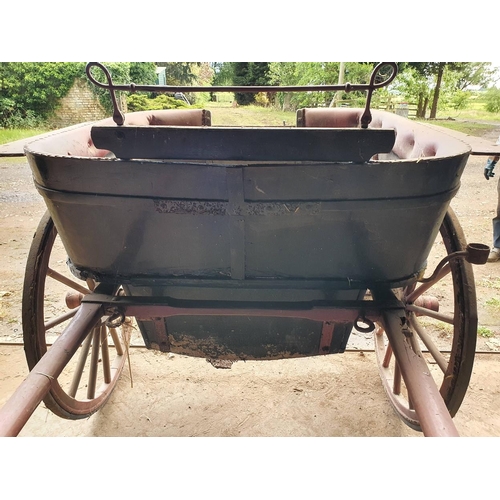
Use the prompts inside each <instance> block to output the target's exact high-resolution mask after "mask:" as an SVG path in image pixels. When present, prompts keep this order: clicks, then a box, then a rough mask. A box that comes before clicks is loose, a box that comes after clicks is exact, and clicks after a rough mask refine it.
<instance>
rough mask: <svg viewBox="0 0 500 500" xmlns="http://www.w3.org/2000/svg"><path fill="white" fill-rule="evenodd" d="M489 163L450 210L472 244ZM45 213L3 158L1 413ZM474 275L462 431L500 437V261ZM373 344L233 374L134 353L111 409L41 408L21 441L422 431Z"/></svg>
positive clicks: (468, 174)
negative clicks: (30, 260)
mask: <svg viewBox="0 0 500 500" xmlns="http://www.w3.org/2000/svg"><path fill="white" fill-rule="evenodd" d="M499 134H500V128H499V129H498V130H496V131H494V132H492V133H491V134H489V136H488V138H489V139H491V140H492V141H493V142H494V141H495V140H496V138H497V137H498V135H499ZM484 162H485V158H484V157H471V158H470V159H469V161H468V164H467V167H466V169H465V173H464V175H463V177H462V187H461V189H460V191H459V193H458V194H457V196H456V197H455V198H454V200H453V201H452V207H453V208H454V210H455V212H456V213H457V215H458V217H459V219H460V222H461V224H462V227H463V229H464V232H465V234H466V236H467V239H468V241H469V242H479V243H485V244H488V245H491V218H492V217H493V216H494V211H495V208H496V200H497V192H496V190H497V182H496V179H497V178H495V179H492V180H489V181H486V180H485V179H484V177H483V172H482V170H483V165H484ZM498 175H499V176H500V173H498ZM44 211H45V207H44V205H43V202H42V201H41V198H40V197H39V195H38V194H37V193H36V191H35V189H34V187H33V184H32V179H31V173H30V170H29V167H28V165H27V163H26V161H25V159H23V158H21V159H6V158H3V159H0V262H1V264H0V342H1V345H0V406H1V405H3V403H4V402H5V401H6V400H7V399H8V397H9V396H10V395H11V394H12V393H13V392H14V390H15V388H16V387H17V386H18V385H19V383H20V382H21V381H22V380H23V378H24V377H25V376H26V374H27V368H26V362H25V359H24V353H23V349H22V346H20V345H19V344H20V343H21V342H22V331H21V323H20V318H21V312H20V311H21V294H22V284H23V277H24V268H25V263H26V256H27V253H28V249H29V245H30V243H31V239H32V236H33V233H34V231H35V228H36V226H37V224H38V221H39V220H40V218H41V216H42V214H43V213H44ZM474 272H475V280H476V289H477V297H478V311H479V324H480V326H481V327H483V329H482V330H481V331H482V332H483V336H479V338H478V347H477V350H478V352H480V354H478V355H477V356H476V362H475V366H474V372H473V376H472V380H471V384H470V388H469V391H468V393H467V395H466V397H465V401H464V403H463V404H462V407H461V409H460V410H459V412H458V414H457V416H456V417H455V423H456V425H457V428H458V431H459V433H460V434H461V435H462V436H500V395H499V391H500V356H499V355H497V354H494V353H495V352H498V351H500V262H499V263H491V264H486V265H484V266H475V268H474ZM370 342H371V341H370V340H369V339H367V338H365V336H364V335H362V334H356V335H352V336H351V341H350V343H349V345H348V348H349V349H350V350H349V351H348V352H346V353H345V354H341V355H332V356H326V357H316V358H307V359H296V360H283V361H272V362H269V361H261V362H238V363H235V364H234V365H233V367H232V369H231V370H217V369H215V368H213V367H212V366H211V365H210V364H209V363H207V362H206V361H205V360H204V359H194V358H187V357H184V356H180V355H172V354H160V353H157V352H153V351H147V350H146V349H144V348H141V347H133V348H132V349H131V365H132V375H133V387H131V382H130V377H129V374H128V372H127V370H124V373H123V374H122V377H121V380H120V382H119V384H118V387H117V388H116V390H115V392H114V393H113V395H112V397H111V399H110V401H109V402H108V403H107V404H106V405H105V406H104V408H102V409H101V410H100V411H99V412H98V413H97V414H95V415H93V416H92V417H90V418H88V419H85V420H80V421H66V420H63V419H60V418H58V417H56V416H54V415H53V414H52V413H51V412H50V411H48V410H47V409H46V408H45V407H44V406H43V404H42V405H40V407H39V408H38V409H37V410H36V411H35V413H34V415H33V416H32V418H31V419H30V421H29V422H28V424H27V425H26V426H25V428H24V429H23V431H22V432H21V436H416V437H418V436H421V434H420V433H417V432H415V431H413V430H411V429H410V428H408V427H407V426H406V425H404V424H403V423H402V422H401V421H400V420H399V419H398V417H397V416H396V415H395V413H394V412H393V410H392V407H391V406H390V404H389V402H388V400H387V397H386V395H385V393H384V390H383V387H382V384H381V381H380V377H379V374H378V368H377V364H376V361H375V355H374V353H373V352H371V350H370V349H372V348H373V345H372V344H370ZM356 349H358V350H357V351H356ZM360 349H362V350H363V352H359V351H360Z"/></svg>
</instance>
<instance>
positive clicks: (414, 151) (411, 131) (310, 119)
mask: <svg viewBox="0 0 500 500" xmlns="http://www.w3.org/2000/svg"><path fill="white" fill-rule="evenodd" d="M363 112H364V109H360V108H304V109H299V110H298V111H297V127H316V128H345V127H347V128H353V127H356V128H357V127H360V121H361V116H362V115H363ZM371 113H372V121H371V123H370V125H369V128H384V129H388V128H393V129H395V131H396V142H395V144H394V148H393V150H392V153H393V158H394V159H414V158H422V157H433V156H435V157H446V156H451V155H454V154H456V153H457V144H458V145H460V144H461V143H460V142H458V141H457V140H456V139H455V138H452V137H450V138H449V139H447V138H446V136H443V135H442V134H438V137H436V134H435V133H434V132H433V131H432V130H431V129H429V128H428V127H425V126H423V125H421V124H419V123H418V122H412V121H409V120H408V119H405V118H403V117H401V116H398V115H395V114H394V113H389V112H387V111H380V110H374V111H372V112H371ZM463 144H465V143H463ZM374 159H377V157H375V158H374Z"/></svg>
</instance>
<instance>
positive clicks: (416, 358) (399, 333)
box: [382, 308, 459, 437]
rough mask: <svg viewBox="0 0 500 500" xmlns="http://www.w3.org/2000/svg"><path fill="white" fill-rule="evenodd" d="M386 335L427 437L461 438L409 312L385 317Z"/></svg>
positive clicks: (386, 313)
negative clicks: (409, 322) (408, 318)
mask: <svg viewBox="0 0 500 500" xmlns="http://www.w3.org/2000/svg"><path fill="white" fill-rule="evenodd" d="M382 316H383V322H384V326H385V331H386V334H387V337H388V338H389V342H390V343H391V347H392V350H393V353H394V356H395V358H396V360H397V362H398V365H399V368H400V369H401V374H402V376H403V379H404V381H405V384H406V387H407V389H408V392H409V394H410V396H411V401H412V403H413V406H414V408H415V412H416V413H417V415H418V419H419V422H420V427H421V428H422V432H423V434H424V436H433V437H458V435H459V434H458V431H457V428H456V427H455V424H454V422H453V419H452V417H451V415H450V412H449V411H448V408H447V407H446V404H445V403H444V400H443V398H442V396H441V394H440V393H439V390H438V388H437V386H436V383H435V382H434V380H433V378H432V375H431V374H430V372H429V367H428V366H427V364H426V362H425V360H424V358H423V357H422V353H421V352H420V351H419V350H418V348H417V349H415V347H414V346H415V344H416V342H417V340H416V338H414V339H413V341H412V336H413V335H414V334H413V332H412V331H411V330H410V329H409V328H408V326H407V322H406V315H405V310H404V308H402V309H401V310H397V309H390V310H385V311H383V313H382Z"/></svg>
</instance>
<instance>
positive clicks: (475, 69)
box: [408, 62, 494, 119]
mask: <svg viewBox="0 0 500 500" xmlns="http://www.w3.org/2000/svg"><path fill="white" fill-rule="evenodd" d="M408 66H409V67H412V68H414V69H415V70H416V71H417V72H418V73H420V75H422V76H423V77H425V78H428V79H429V83H431V82H432V83H433V87H434V89H433V92H432V105H431V111H430V116H429V118H431V119H433V118H436V115H437V110H438V103H439V97H440V93H441V86H442V84H443V78H444V76H445V72H446V71H452V72H455V74H456V77H457V78H456V90H463V89H464V88H465V87H467V86H468V85H473V84H475V85H484V84H486V83H487V82H488V81H490V80H491V78H492V75H493V72H494V70H493V69H492V68H491V64H490V63H470V62H417V63H415V62H410V63H408Z"/></svg>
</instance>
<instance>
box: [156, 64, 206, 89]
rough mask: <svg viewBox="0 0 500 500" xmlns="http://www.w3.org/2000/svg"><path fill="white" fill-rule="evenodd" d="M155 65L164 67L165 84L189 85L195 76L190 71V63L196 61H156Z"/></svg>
mask: <svg viewBox="0 0 500 500" xmlns="http://www.w3.org/2000/svg"><path fill="white" fill-rule="evenodd" d="M155 64H156V66H159V67H163V68H165V78H166V83H167V85H174V86H175V85H178V86H181V85H191V84H192V83H193V81H194V80H195V78H196V76H195V74H194V73H193V71H192V65H193V64H198V63H190V62H157V63H155Z"/></svg>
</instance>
